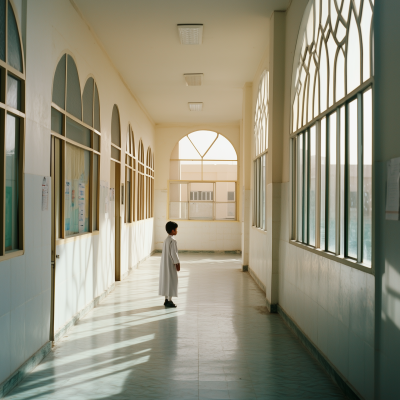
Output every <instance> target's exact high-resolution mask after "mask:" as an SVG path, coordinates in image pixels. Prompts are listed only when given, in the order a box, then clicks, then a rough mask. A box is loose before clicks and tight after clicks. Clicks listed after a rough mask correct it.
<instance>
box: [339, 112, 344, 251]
mask: <svg viewBox="0 0 400 400" xmlns="http://www.w3.org/2000/svg"><path fill="white" fill-rule="evenodd" d="M339 143H340V254H341V255H342V256H344V255H345V245H344V244H345V240H346V238H345V226H346V223H345V221H346V213H345V202H346V197H345V196H346V190H345V187H346V177H345V172H346V151H345V149H346V107H345V106H343V107H341V109H340V141H339Z"/></svg>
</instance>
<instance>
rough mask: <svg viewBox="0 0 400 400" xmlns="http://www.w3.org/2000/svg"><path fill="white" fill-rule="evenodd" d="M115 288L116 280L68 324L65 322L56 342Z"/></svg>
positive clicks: (56, 335) (55, 339)
mask: <svg viewBox="0 0 400 400" xmlns="http://www.w3.org/2000/svg"><path fill="white" fill-rule="evenodd" d="M114 289H115V282H113V283H112V284H111V286H110V287H109V288H108V289H106V290H105V291H104V292H103V293H102V294H101V295H100V296H97V297H95V298H94V299H93V300H92V301H91V302H90V303H89V304H87V305H86V306H85V307H84V308H82V310H80V311H78V312H77V313H76V314H75V315H74V316H73V317H72V318H71V319H70V320H69V321H68V322H67V323H66V324H64V325H63V326H62V327H61V328H60V329H59V330H58V331H57V332H56V333H55V335H54V343H56V342H58V341H59V340H60V339H61V338H62V337H63V336H64V335H65V334H66V333H67V332H68V331H69V330H70V329H71V328H72V327H73V326H74V325H76V323H77V322H78V321H79V320H80V319H81V318H83V317H84V316H85V315H86V314H87V313H88V312H89V311H90V310H92V309H93V308H95V307H96V306H97V305H98V304H99V303H100V302H101V301H102V300H103V299H104V298H105V297H106V296H108V294H109V293H111V292H112V291H113V290H114Z"/></svg>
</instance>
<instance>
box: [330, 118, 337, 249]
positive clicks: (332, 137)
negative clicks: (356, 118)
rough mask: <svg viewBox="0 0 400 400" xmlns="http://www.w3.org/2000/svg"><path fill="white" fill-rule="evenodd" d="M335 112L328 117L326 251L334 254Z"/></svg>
mask: <svg viewBox="0 0 400 400" xmlns="http://www.w3.org/2000/svg"><path fill="white" fill-rule="evenodd" d="M336 125H337V124H336V112H335V113H333V114H331V115H330V116H329V171H328V172H329V194H328V204H329V206H328V251H331V252H332V253H336V137H337V135H336Z"/></svg>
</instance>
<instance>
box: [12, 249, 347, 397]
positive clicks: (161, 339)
mask: <svg viewBox="0 0 400 400" xmlns="http://www.w3.org/2000/svg"><path fill="white" fill-rule="evenodd" d="M181 258H182V260H181V261H182V270H181V272H180V274H179V297H178V298H177V299H176V303H177V305H178V307H177V308H176V309H165V308H164V307H163V306H162V303H163V298H162V297H160V296H158V295H157V294H158V275H159V260H160V255H159V254H158V255H154V256H153V257H151V258H149V259H148V260H147V261H146V262H144V263H143V264H142V265H141V266H140V267H139V268H138V269H136V270H134V271H133V272H132V273H131V274H130V275H129V277H128V278H127V279H126V280H124V281H123V282H120V283H118V284H117V285H116V288H115V290H114V291H113V292H111V293H110V294H109V295H108V296H107V297H106V298H105V299H104V300H103V301H102V302H101V303H100V304H99V305H98V307H97V308H95V309H94V310H92V311H91V312H89V313H88V314H87V315H86V316H85V317H84V318H82V319H81V320H80V321H79V323H78V324H77V325H76V326H74V327H73V328H72V329H71V330H70V331H69V332H68V333H67V335H66V336H64V338H63V339H62V340H61V341H60V342H59V343H58V344H57V345H56V346H55V347H54V348H53V350H52V351H51V352H50V354H49V355H48V356H47V357H46V358H45V359H44V360H43V361H42V362H41V364H39V365H38V366H37V367H36V369H35V370H34V371H33V372H32V373H31V374H30V376H29V377H28V378H26V379H25V380H24V381H23V382H22V383H21V384H20V385H19V386H18V387H17V388H16V389H14V390H13V391H12V392H11V393H10V394H9V395H8V396H6V399H10V400H11V399H14V400H17V399H18V400H28V399H52V400H65V399H69V400H80V399H81V400H86V399H120V400H123V399H126V400H128V399H140V400H148V399H149V400H150V399H152V400H153V399H154V400H155V399H159V400H192V399H193V400H194V399H196V400H197V399H248V400H252V399H274V400H275V399H276V400H278V399H316V400H321V399H326V400H327V399H343V398H345V397H344V395H343V393H342V392H341V391H340V390H339V389H338V387H337V386H336V385H335V384H334V383H333V382H332V381H331V380H330V378H329V377H328V376H327V375H326V373H325V372H324V371H323V370H322V369H321V367H320V366H319V365H318V364H317V363H316V361H315V360H314V359H313V358H312V357H311V355H310V354H309V353H308V352H307V350H306V349H305V348H304V347H303V346H302V345H301V344H300V342H299V341H298V339H297V338H296V337H295V336H294V335H293V334H292V333H291V331H290V329H289V328H288V327H287V326H286V325H285V323H284V322H283V320H282V318H281V317H280V316H279V315H277V314H270V313H269V312H268V310H267V308H266V305H265V297H264V295H263V293H262V292H261V290H260V289H259V288H258V287H257V285H256V284H255V282H254V281H253V280H252V278H251V277H250V276H249V274H248V273H246V272H242V271H241V263H240V257H239V256H236V255H218V254H184V255H182V256H181Z"/></svg>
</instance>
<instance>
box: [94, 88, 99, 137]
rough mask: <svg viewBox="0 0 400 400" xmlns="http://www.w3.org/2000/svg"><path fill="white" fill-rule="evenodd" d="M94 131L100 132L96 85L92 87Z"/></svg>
mask: <svg viewBox="0 0 400 400" xmlns="http://www.w3.org/2000/svg"><path fill="white" fill-rule="evenodd" d="M94 129H96V131H99V132H100V100H99V91H98V90H97V85H95V86H94Z"/></svg>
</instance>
